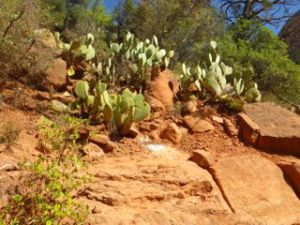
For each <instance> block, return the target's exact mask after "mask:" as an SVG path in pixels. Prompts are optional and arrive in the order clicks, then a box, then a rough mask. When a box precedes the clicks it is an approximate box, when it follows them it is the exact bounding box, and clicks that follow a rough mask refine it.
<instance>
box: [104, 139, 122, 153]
mask: <svg viewBox="0 0 300 225" xmlns="http://www.w3.org/2000/svg"><path fill="white" fill-rule="evenodd" d="M117 148H118V145H117V144H115V143H114V142H112V141H108V142H107V144H106V145H105V146H104V147H103V150H104V152H105V153H110V152H113V151H114V150H115V149H117Z"/></svg>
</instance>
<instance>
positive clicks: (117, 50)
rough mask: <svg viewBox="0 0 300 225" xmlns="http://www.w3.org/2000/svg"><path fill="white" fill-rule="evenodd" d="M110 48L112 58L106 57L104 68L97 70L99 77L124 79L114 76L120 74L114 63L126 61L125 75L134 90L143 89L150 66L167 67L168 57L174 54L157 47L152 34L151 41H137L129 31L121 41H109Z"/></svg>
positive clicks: (113, 79)
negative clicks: (127, 74)
mask: <svg viewBox="0 0 300 225" xmlns="http://www.w3.org/2000/svg"><path fill="white" fill-rule="evenodd" d="M110 49H111V51H112V54H113V55H112V58H109V59H108V63H107V64H106V67H105V69H104V70H102V69H101V70H100V69H99V70H98V71H100V72H101V73H99V72H98V75H99V76H100V77H99V79H101V80H105V81H106V82H108V83H112V82H113V81H115V80H125V79H126V77H120V76H117V77H114V76H115V75H116V74H115V73H117V75H118V74H121V75H122V73H121V71H116V69H115V65H116V64H118V63H119V62H126V63H127V64H128V69H129V75H130V76H129V77H127V82H128V83H129V84H132V85H133V86H134V87H135V88H136V90H143V88H144V86H145V82H146V81H147V80H148V79H149V72H150V70H151V68H153V67H155V66H161V65H164V66H165V67H168V66H169V63H170V59H171V58H172V57H173V56H174V51H169V52H167V51H166V50H165V49H162V48H160V47H159V43H158V39H157V37H156V36H153V38H152V40H151V41H150V40H149V39H146V40H145V41H139V40H138V39H137V38H135V36H134V35H133V34H132V33H130V32H128V33H127V34H126V35H125V38H124V41H123V43H120V44H119V43H110ZM98 66H99V65H98ZM103 76H104V79H103ZM107 78H112V79H107Z"/></svg>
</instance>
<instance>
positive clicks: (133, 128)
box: [126, 126, 140, 138]
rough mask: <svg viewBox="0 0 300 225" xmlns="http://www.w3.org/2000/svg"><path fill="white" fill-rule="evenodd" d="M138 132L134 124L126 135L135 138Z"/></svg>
mask: <svg viewBox="0 0 300 225" xmlns="http://www.w3.org/2000/svg"><path fill="white" fill-rule="evenodd" d="M139 134H140V132H139V130H138V129H137V127H136V126H132V127H131V128H130V130H129V131H128V133H127V134H126V136H127V137H130V138H136V137H137V136H138V135H139Z"/></svg>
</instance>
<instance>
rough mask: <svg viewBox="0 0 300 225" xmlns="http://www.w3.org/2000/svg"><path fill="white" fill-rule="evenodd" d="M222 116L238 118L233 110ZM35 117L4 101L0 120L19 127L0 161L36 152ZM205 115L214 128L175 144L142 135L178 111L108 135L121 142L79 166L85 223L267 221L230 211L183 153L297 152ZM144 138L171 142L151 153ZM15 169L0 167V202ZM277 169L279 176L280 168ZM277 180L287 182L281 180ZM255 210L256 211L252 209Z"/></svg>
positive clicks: (170, 119)
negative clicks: (265, 144)
mask: <svg viewBox="0 0 300 225" xmlns="http://www.w3.org/2000/svg"><path fill="white" fill-rule="evenodd" d="M204 111H212V112H215V111H216V110H214V109H212V110H211V109H205V110H204ZM225 116H226V118H228V119H230V120H231V121H233V122H235V117H234V116H228V115H225ZM39 117H40V115H39V114H38V113H36V112H32V111H29V112H27V111H20V110H18V109H15V108H12V107H11V106H8V105H5V104H4V105H3V107H2V110H1V111H0V121H1V122H0V125H1V124H3V123H5V122H7V121H14V122H15V123H16V124H17V125H18V126H19V127H20V128H21V133H20V135H19V137H18V138H17V139H16V143H15V144H13V145H12V147H11V149H10V150H4V151H1V149H3V145H2V146H1V145H0V166H1V165H4V164H7V163H18V162H24V161H25V162H30V161H32V160H34V158H36V157H37V155H38V154H39V152H38V151H37V150H35V147H36V143H37V134H38V127H37V122H38V120H39ZM202 118H204V117H202ZM206 120H207V121H209V122H210V123H212V124H213V126H214V130H213V131H209V132H204V133H199V134H190V133H187V134H185V135H184V137H183V140H182V142H181V144H178V145H173V144H172V143H171V142H169V141H166V140H160V139H159V138H158V137H159V136H157V139H155V140H153V141H151V140H150V141H148V142H145V140H144V139H145V138H142V137H147V136H148V135H150V136H151V134H153V132H158V133H159V132H160V131H161V130H162V129H163V127H164V125H165V124H166V123H167V122H176V123H177V124H178V125H179V126H183V123H182V121H181V119H178V118H174V117H173V116H168V117H166V118H164V119H161V118H160V119H156V120H150V121H148V122H145V123H143V124H140V125H139V126H138V127H139V128H140V131H141V134H140V135H139V136H138V137H137V138H135V139H130V138H122V139H118V138H112V139H113V140H114V141H115V144H117V145H118V148H116V149H115V150H114V151H113V152H112V153H109V154H106V155H104V156H103V157H102V158H100V159H98V160H96V161H92V162H89V163H88V168H87V171H82V173H87V172H88V173H89V174H90V175H91V176H92V181H91V182H89V183H86V184H85V187H84V188H83V190H82V192H81V194H80V196H79V199H78V200H79V201H81V202H82V203H83V204H88V205H89V206H90V208H91V209H92V214H91V215H90V216H89V218H88V220H87V224H91V225H98V224H101V225H102V224H108V225H114V224H116V225H119V224H130V225H133V224H140V225H144V224H149V225H156V224H164V225H168V224H170V225H171V224H173V225H180V224H189V225H193V224H195V225H199V224H205V225H209V224H225V225H226V224H268V223H266V221H264V220H263V219H262V217H260V216H257V217H255V216H253V215H252V214H248V213H246V211H247V210H246V211H245V212H244V211H243V210H242V211H240V212H238V213H233V212H232V211H231V210H230V207H229V206H228V204H227V203H226V198H225V199H224V195H223V194H222V190H221V189H220V188H219V186H218V184H217V183H216V182H215V180H214V178H213V176H212V175H211V174H210V173H209V171H207V170H205V169H203V168H201V167H199V166H197V165H196V164H195V163H193V162H190V161H188V158H189V157H190V156H191V155H192V153H193V151H194V150H205V151H206V152H208V153H210V154H211V155H212V156H213V157H214V158H217V159H218V158H219V159H226V158H228V157H236V156H245V155H248V154H250V155H255V156H257V157H263V158H267V159H269V160H271V161H273V162H276V163H278V162H281V161H283V160H284V161H296V162H299V161H300V160H299V159H297V158H295V157H292V156H278V155H274V154H273V155H270V154H268V153H264V152H261V151H259V150H256V149H254V148H252V147H248V146H245V145H244V144H243V143H242V142H240V140H239V139H238V138H237V137H234V138H232V137H229V136H228V135H227V134H226V133H225V131H224V127H223V125H221V124H217V123H214V122H213V121H211V120H210V119H209V118H206ZM155 123H156V124H157V125H153V126H152V128H150V129H149V130H148V131H147V129H145V127H151V126H150V124H155ZM148 125H149V126H148ZM142 127H144V129H141V128H142ZM153 128H155V129H153ZM151 129H152V131H151ZM153 130H154V131H153ZM148 143H155V144H161V143H162V144H166V145H167V146H172V147H174V148H175V150H174V149H172V148H169V147H167V148H166V150H165V151H166V152H165V153H163V154H159V153H153V152H151V151H149V150H147V149H146V147H145V145H146V144H148ZM176 149H177V150H176ZM276 171H277V170H276ZM278 171H279V170H278ZM20 173H21V171H12V172H5V171H0V190H1V192H0V199H1V200H0V206H1V204H4V200H5V198H6V197H7V196H6V195H5V194H6V190H7V189H9V188H10V187H11V186H13V185H14V184H15V183H16V180H17V177H18V175H19V174H20ZM278 177H279V178H278V179H280V177H281V175H278ZM257 182H258V184H259V181H257ZM280 182H281V184H282V185H285V181H284V180H281V181H280ZM286 185H287V186H288V184H286ZM1 194H2V196H1ZM249 195H250V196H251V193H249ZM299 202H300V201H299ZM259 213H260V211H257V215H258V214H259ZM299 216H300V213H299ZM295 217H297V215H296V216H295ZM299 220H300V218H299ZM297 222H299V223H300V221H297ZM270 224H274V225H277V224H278V225H279V224H282V223H276V222H275V223H270ZM295 224H296V223H295ZM282 225H287V224H282Z"/></svg>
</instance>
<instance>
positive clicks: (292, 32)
mask: <svg viewBox="0 0 300 225" xmlns="http://www.w3.org/2000/svg"><path fill="white" fill-rule="evenodd" d="M279 36H280V38H282V39H283V40H284V41H285V42H286V43H287V44H288V45H289V53H290V56H291V58H292V59H293V60H294V61H295V62H297V63H299V64H300V10H299V11H298V12H297V13H296V14H295V15H294V16H293V17H291V18H290V19H289V20H288V21H287V23H286V24H285V26H284V27H283V29H282V30H281V32H280V34H279Z"/></svg>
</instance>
